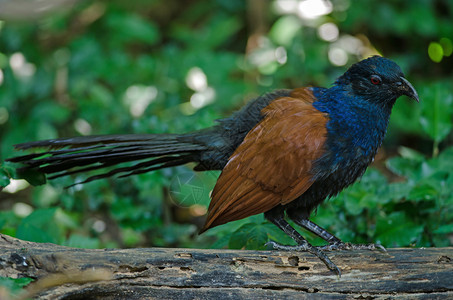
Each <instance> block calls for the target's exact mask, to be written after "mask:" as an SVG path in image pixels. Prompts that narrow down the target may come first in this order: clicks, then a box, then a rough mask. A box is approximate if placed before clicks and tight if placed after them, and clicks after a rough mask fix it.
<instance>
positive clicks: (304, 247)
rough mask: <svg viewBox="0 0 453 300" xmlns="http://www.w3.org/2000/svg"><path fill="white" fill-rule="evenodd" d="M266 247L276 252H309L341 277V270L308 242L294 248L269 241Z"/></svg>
mask: <svg viewBox="0 0 453 300" xmlns="http://www.w3.org/2000/svg"><path fill="white" fill-rule="evenodd" d="M265 246H271V247H272V248H273V249H274V250H283V251H298V252H309V253H311V254H314V255H316V256H317V257H318V258H319V259H320V260H321V261H322V262H323V263H324V264H325V265H326V266H327V268H328V269H329V270H331V271H332V272H334V273H335V274H336V275H338V277H341V271H340V269H339V268H338V267H337V266H336V265H335V264H334V263H333V262H332V261H331V260H330V258H329V257H327V255H325V254H324V252H322V250H321V249H319V248H318V247H314V246H312V245H311V244H310V243H308V242H307V241H305V242H303V243H300V244H298V245H294V246H291V245H282V244H279V243H277V242H274V241H269V242H267V243H266V244H265Z"/></svg>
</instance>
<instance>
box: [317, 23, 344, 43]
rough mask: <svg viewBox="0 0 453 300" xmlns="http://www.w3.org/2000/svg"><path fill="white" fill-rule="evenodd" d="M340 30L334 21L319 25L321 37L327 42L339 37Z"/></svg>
mask: <svg viewBox="0 0 453 300" xmlns="http://www.w3.org/2000/svg"><path fill="white" fill-rule="evenodd" d="M339 34H340V31H339V30H338V27H337V25H335V24H334V23H325V24H322V25H321V26H319V28H318V35H319V37H320V38H321V39H323V40H324V41H327V42H333V41H336V40H337V39H338V35H339Z"/></svg>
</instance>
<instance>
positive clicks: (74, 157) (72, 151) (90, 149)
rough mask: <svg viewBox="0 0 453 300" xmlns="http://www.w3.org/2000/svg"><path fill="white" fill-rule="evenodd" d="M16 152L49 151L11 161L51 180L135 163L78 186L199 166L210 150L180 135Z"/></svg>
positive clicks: (99, 139)
mask: <svg viewBox="0 0 453 300" xmlns="http://www.w3.org/2000/svg"><path fill="white" fill-rule="evenodd" d="M15 148H16V149H19V150H26V149H35V148H46V149H47V150H48V151H44V152H39V153H33V154H28V155H23V156H18V157H13V158H10V159H8V161H11V162H17V163H22V164H24V165H25V166H24V167H22V168H21V169H22V170H28V169H32V170H37V171H39V172H42V173H45V174H50V175H51V176H50V177H49V179H53V178H57V177H61V176H66V175H70V174H75V173H79V172H85V171H92V170H98V169H103V168H106V167H111V166H115V165H118V164H121V163H125V162H135V164H134V165H131V166H125V167H117V168H114V169H112V170H110V171H108V172H105V173H101V174H97V175H93V176H91V177H89V178H88V179H86V180H85V181H83V182H78V183H86V182H90V181H93V180H96V179H101V178H105V177H109V176H113V175H117V174H120V175H121V176H120V177H125V176H129V175H132V174H141V173H145V172H149V171H153V170H157V169H161V168H167V167H173V166H179V165H183V164H186V163H189V162H198V160H199V157H200V154H201V153H202V152H203V151H204V150H206V149H207V147H206V146H205V145H203V144H200V143H195V142H194V140H193V138H189V136H186V135H177V134H143V135H138V134H137V135H135V134H131V135H104V136H102V135H101V136H86V137H75V138H64V139H55V140H45V141H38V142H30V143H23V144H18V145H15ZM19 170H20V169H19ZM78 183H76V184H78Z"/></svg>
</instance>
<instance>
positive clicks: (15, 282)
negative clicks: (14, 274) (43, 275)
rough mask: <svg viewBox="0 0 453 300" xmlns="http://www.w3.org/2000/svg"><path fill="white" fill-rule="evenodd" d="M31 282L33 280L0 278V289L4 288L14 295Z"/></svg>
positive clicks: (26, 278)
mask: <svg viewBox="0 0 453 300" xmlns="http://www.w3.org/2000/svg"><path fill="white" fill-rule="evenodd" d="M32 281H34V279H32V278H28V277H21V278H10V277H0V287H4V288H6V289H7V290H8V291H10V292H11V293H12V294H13V295H14V294H17V293H18V292H19V291H21V290H22V289H23V288H24V287H25V286H27V285H28V284H30V283H31V282H32ZM2 295H3V293H2Z"/></svg>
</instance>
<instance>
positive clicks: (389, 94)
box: [9, 56, 418, 274]
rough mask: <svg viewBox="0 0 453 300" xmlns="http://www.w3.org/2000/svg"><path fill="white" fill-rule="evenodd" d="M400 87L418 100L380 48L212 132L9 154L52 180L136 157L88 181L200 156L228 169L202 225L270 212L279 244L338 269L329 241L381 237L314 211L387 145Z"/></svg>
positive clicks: (259, 103)
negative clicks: (346, 234)
mask: <svg viewBox="0 0 453 300" xmlns="http://www.w3.org/2000/svg"><path fill="white" fill-rule="evenodd" d="M401 95H406V96H409V97H411V98H413V99H415V100H416V101H418V95H417V92H416V91H415V89H414V87H413V86H412V85H411V84H410V83H409V81H407V80H406V79H405V77H404V74H403V72H402V71H401V69H400V67H399V66H398V65H397V64H396V63H394V62H393V61H391V60H389V59H386V58H383V57H379V56H373V57H370V58H368V59H365V60H362V61H361V62H358V63H356V64H354V65H352V66H351V67H350V68H349V69H348V70H347V71H346V73H344V74H343V75H342V76H340V77H339V78H338V79H337V80H336V81H335V82H334V84H333V85H332V87H330V88H322V87H304V88H297V89H293V90H277V91H275V92H272V93H269V94H265V95H263V96H261V97H258V98H257V99H255V100H253V101H251V102H250V103H249V104H247V105H246V106H245V107H243V108H242V109H241V110H239V111H237V112H235V113H234V114H233V115H232V116H230V117H229V118H226V119H221V120H218V123H217V125H215V126H213V127H210V128H207V129H204V130H200V131H196V132H193V133H186V134H141V135H137V134H131V135H103V136H83V137H74V138H62V139H53V140H46V141H37V142H30V143H24V144H19V145H16V148H17V149H21V150H24V149H30V148H41V147H45V148H47V150H48V151H46V152H41V153H35V154H29V155H24V156H20V157H14V158H11V159H9V160H10V161H13V162H20V163H22V164H24V165H25V166H24V167H23V168H25V169H33V170H38V171H40V172H43V173H46V174H52V176H51V177H50V178H55V177H59V176H64V175H69V174H74V173H78V172H85V171H92V170H97V169H102V168H105V167H110V166H114V165H117V164H120V163H124V162H131V161H134V162H136V164H135V165H132V166H127V167H117V168H115V169H113V170H110V171H108V172H106V173H102V174H98V175H94V176H91V177H89V178H88V179H87V180H85V181H84V182H89V181H92V180H95V179H100V178H105V177H108V176H112V175H116V174H120V175H122V176H129V175H132V174H139V173H144V172H149V171H153V170H157V169H161V168H167V167H173V166H178V165H182V164H186V163H189V162H195V163H196V164H197V165H196V166H195V167H194V170H196V171H205V170H222V173H221V174H220V177H219V178H218V180H217V183H216V185H215V187H214V190H213V192H212V196H211V203H210V205H209V210H208V216H207V220H206V224H205V225H204V227H203V228H202V230H201V232H203V231H205V230H207V229H209V228H212V227H214V226H218V225H221V224H224V223H227V222H230V221H234V220H238V219H242V218H246V217H248V216H251V215H255V214H259V213H264V216H265V217H266V219H267V220H269V221H270V222H272V223H273V224H275V225H276V226H277V227H279V228H280V229H281V230H282V231H283V232H285V233H286V234H287V235H289V236H290V237H291V238H292V239H293V240H294V241H296V243H297V246H286V245H280V244H278V243H276V242H272V241H271V242H269V244H270V245H272V246H273V248H274V249H280V250H298V251H308V252H310V253H313V254H314V255H316V256H318V257H319V258H320V259H321V260H322V261H323V262H324V263H325V264H326V265H327V267H328V268H329V269H330V270H332V271H334V272H336V273H337V274H340V270H339V269H338V268H337V266H336V265H335V264H334V263H333V262H332V261H331V260H330V259H329V258H328V257H327V256H326V255H325V254H324V253H323V252H322V250H323V249H326V250H334V249H345V248H352V249H364V248H368V249H372V248H374V247H375V245H374V244H371V245H350V244H345V243H343V242H342V241H341V240H340V239H338V238H337V237H335V236H334V235H332V234H330V233H328V232H327V231H326V230H324V229H323V228H321V227H320V226H318V225H316V224H315V223H313V222H311V221H310V220H309V217H310V213H311V212H312V211H313V210H314V209H315V208H316V207H317V206H318V205H319V204H320V203H322V202H323V201H324V200H325V199H326V198H329V197H332V196H335V195H336V194H338V193H339V192H340V191H341V190H343V189H344V188H345V187H347V186H348V185H350V184H352V183H353V182H354V181H355V180H356V179H357V178H359V177H361V176H362V174H363V173H364V172H365V169H366V168H367V167H368V165H369V164H370V163H371V162H372V161H373V159H374V156H375V155H376V152H377V150H378V148H379V147H380V145H381V143H382V140H383V138H384V135H385V133H386V130H387V124H388V121H389V117H390V112H391V110H392V107H393V104H394V103H395V101H396V99H397V98H398V97H399V96H401ZM285 212H286V216H287V217H289V218H290V219H292V220H293V221H294V222H295V223H296V224H298V225H300V226H302V227H303V228H305V229H306V230H308V231H311V232H312V233H314V234H316V235H318V236H320V237H321V238H323V239H324V240H326V241H327V242H328V243H329V244H328V245H327V246H324V247H314V246H312V245H311V244H309V243H308V242H307V241H306V240H305V239H304V238H303V237H302V235H300V234H299V233H298V232H297V231H296V230H295V229H294V228H293V227H292V226H290V224H289V223H288V222H287V221H286V220H285Z"/></svg>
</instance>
